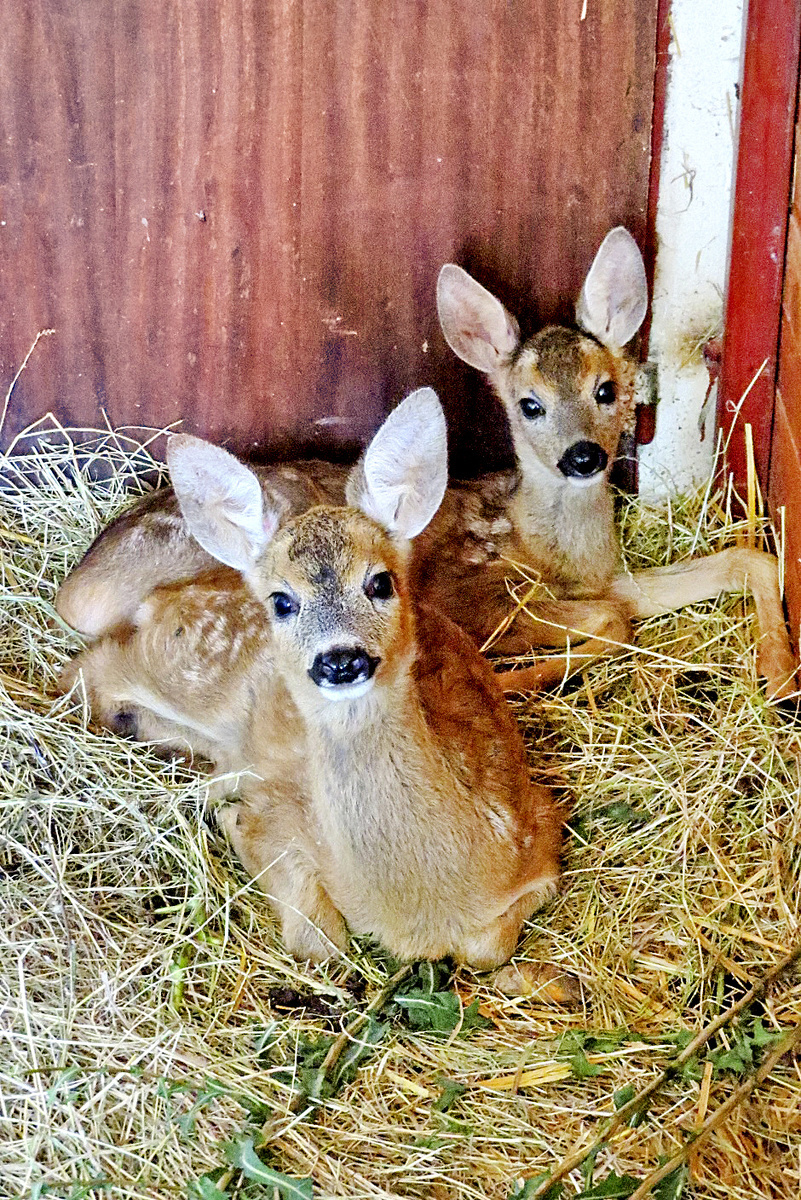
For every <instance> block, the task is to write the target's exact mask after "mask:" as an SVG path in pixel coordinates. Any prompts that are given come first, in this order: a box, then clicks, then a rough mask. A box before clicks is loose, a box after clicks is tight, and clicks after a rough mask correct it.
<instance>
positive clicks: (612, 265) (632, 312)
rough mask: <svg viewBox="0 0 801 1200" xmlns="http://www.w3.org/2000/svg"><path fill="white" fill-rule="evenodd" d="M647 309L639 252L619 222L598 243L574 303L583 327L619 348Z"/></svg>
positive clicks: (640, 321)
mask: <svg viewBox="0 0 801 1200" xmlns="http://www.w3.org/2000/svg"><path fill="white" fill-rule="evenodd" d="M647 308H648V281H647V280H646V278H645V267H644V266H643V261H642V255H641V254H640V250H639V247H638V245H637V243H636V242H635V240H634V238H633V237H632V236H631V234H630V233H629V231H628V229H624V228H623V226H622V225H618V226H617V228H616V229H613V230H611V231H610V232H609V233H607V235H606V237H605V238H604V240H603V241H602V242H601V245H600V248H599V250H598V253H597V254H596V255H595V260H594V261H593V264H592V266H591V267H590V269H589V272H588V274H587V278H586V279H585V280H584V287H583V288H582V289H581V295H580V296H579V298H578V304H577V305H576V320H577V321H578V323H579V326H580V327H581V328H582V329H585V330H586V331H587V333H591V334H592V335H593V336H594V337H597V338H598V340H599V341H600V342H603V344H604V345H605V346H610V347H614V348H615V349H620V348H622V347H623V346H625V345H626V344H627V343H628V342H630V341H631V339H632V338H633V337H634V335H635V333H636V332H637V330H638V329H639V328H640V326H641V325H642V323H643V321H644V319H645V313H646V310H647Z"/></svg>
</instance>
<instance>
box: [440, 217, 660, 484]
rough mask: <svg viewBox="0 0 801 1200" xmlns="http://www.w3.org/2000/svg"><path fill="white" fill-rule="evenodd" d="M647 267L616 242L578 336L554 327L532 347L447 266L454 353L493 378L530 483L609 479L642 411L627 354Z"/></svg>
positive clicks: (476, 287) (598, 265)
mask: <svg viewBox="0 0 801 1200" xmlns="http://www.w3.org/2000/svg"><path fill="white" fill-rule="evenodd" d="M647 306H648V287H647V282H646V278H645V269H644V267H643V262H642V257H641V255H640V251H639V249H638V248H637V244H636V242H635V241H634V239H633V238H632V236H631V234H630V233H629V232H628V231H627V230H626V229H624V228H623V227H622V226H618V227H617V228H616V229H613V230H612V231H611V233H608V234H607V236H606V237H605V238H604V241H603V243H602V244H601V247H600V249H599V250H598V253H597V255H596V256H595V260H594V262H593V264H592V266H591V267H590V270H589V273H588V275H587V278H586V279H585V281H584V286H583V288H582V290H581V295H580V297H579V300H578V303H577V305H576V320H577V324H578V328H576V329H568V328H565V327H563V326H559V325H549V326H547V327H546V328H545V329H541V330H540V331H539V333H536V334H534V336H533V337H531V338H529V339H528V341H526V342H521V340H520V329H519V327H518V324H517V321H516V320H515V318H514V317H513V316H511V315H510V314H509V313H508V312H507V311H506V309H505V308H504V307H503V305H502V304H501V302H500V300H497V299H496V298H495V297H494V296H493V295H492V294H491V293H490V292H488V291H487V289H486V288H484V287H482V286H481V284H480V283H477V282H476V280H475V279H473V278H472V277H471V276H470V275H468V274H467V272H466V271H464V270H462V268H461V267H457V266H455V265H454V264H453V263H447V264H446V265H445V266H444V267H443V268H442V270H441V271H440V274H439V280H438V282H437V308H438V311H439V319H440V324H441V326H442V332H443V333H444V335H445V340H446V341H447V343H448V345H449V346H450V347H451V349H452V350H453V351H454V353H456V354H458V356H459V358H461V359H464V361H465V362H467V363H469V364H470V365H471V366H473V367H476V368H477V369H478V370H479V371H483V372H484V374H486V375H488V376H489V379H490V382H491V383H492V385H493V388H494V389H495V391H496V393H497V395H498V396H499V398H500V400H501V401H502V403H503V406H504V408H505V409H506V413H507V416H508V418H509V423H510V426H511V430H512V439H513V442H514V447H515V452H516V454H517V457H518V460H519V463H520V466H521V469H522V470H523V473H524V475H530V476H534V477H535V478H537V477H539V476H541V475H542V473H543V471H544V472H546V473H550V474H551V475H552V476H555V477H556V478H557V479H559V480H561V481H562V482H565V481H567V482H569V483H570V484H573V485H578V486H581V485H583V486H587V485H592V484H594V483H597V482H599V481H600V480H603V479H605V478H606V474H607V471H608V470H609V468H610V467H611V465H612V462H613V460H614V457H615V454H616V452H617V446H618V442H619V440H620V435H621V433H622V432H623V430H624V429H625V428H626V426H627V425H628V424H629V422H630V421H631V419H632V416H633V411H634V364H633V363H632V361H631V360H630V359H629V358H628V356H627V355H626V354H625V353H624V350H623V347H624V346H625V345H626V344H627V343H628V342H629V341H631V339H632V338H633V337H634V334H635V333H636V332H637V330H638V329H639V327H640V325H641V324H642V322H643V319H644V317H645V312H646V309H647Z"/></svg>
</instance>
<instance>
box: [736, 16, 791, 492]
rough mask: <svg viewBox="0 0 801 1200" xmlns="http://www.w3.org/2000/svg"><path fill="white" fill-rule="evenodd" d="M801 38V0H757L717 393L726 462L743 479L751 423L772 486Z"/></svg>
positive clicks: (748, 47) (748, 48) (746, 69)
mask: <svg viewBox="0 0 801 1200" xmlns="http://www.w3.org/2000/svg"><path fill="white" fill-rule="evenodd" d="M800 36H801V0H751V2H750V3H749V5H748V25H747V29H746V44H745V59H744V65H743V83H742V96H741V107H740V135H739V147H738V156H737V182H736V189H735V199H734V219H733V225H732V240H731V256H730V264H729V282H728V287H727V294H726V318H725V332H724V347H723V370H722V376H721V384H720V393H719V400H718V418H719V422H720V426H721V428H722V430H723V434H724V438H726V437H728V436H729V432H730V430H731V429H732V424H733V422H735V428H734V431H733V433H732V435H731V441H730V443H729V450H728V456H727V461H728V466H729V469H730V470H732V471H733V472H734V475H735V480H736V482H737V483H738V484H741V483H742V482H743V480H744V479H745V475H746V465H745V463H746V459H745V439H744V432H743V431H744V428H745V425H746V423H747V422H749V423H750V424H751V426H752V428H753V432H754V449H755V456H756V464H757V471H758V473H759V476H760V479H761V480H762V482H763V485H764V484H766V482H767V475H768V468H769V465H770V438H771V428H772V423H773V405H774V395H775V387H776V368H777V355H778V342H779V323H780V318H781V291H782V281H783V276H784V255H785V244H786V239H787V217H788V207H789V195H790V183H791V170H792V157H793V125H794V119H795V110H796V94H797V89H798V62H799V37H800ZM763 363H764V364H765V365H764V367H763V365H762V364H763ZM749 386H750V391H749V393H748V396H747V397H746V399H745V400H744V401H742V403H741V400H742V397H743V395H744V393H745V392H746V389H748V388H749ZM738 409H739V411H738Z"/></svg>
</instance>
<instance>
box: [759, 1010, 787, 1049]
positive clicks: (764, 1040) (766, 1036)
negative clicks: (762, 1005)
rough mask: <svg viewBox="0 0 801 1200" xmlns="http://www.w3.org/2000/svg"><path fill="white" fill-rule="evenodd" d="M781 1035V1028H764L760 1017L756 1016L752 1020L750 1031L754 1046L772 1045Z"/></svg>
mask: <svg viewBox="0 0 801 1200" xmlns="http://www.w3.org/2000/svg"><path fill="white" fill-rule="evenodd" d="M781 1036H782V1034H781V1030H778V1031H777V1030H775V1029H766V1028H765V1026H764V1025H763V1024H762V1018H761V1017H757V1018H756V1020H755V1021H754V1028H753V1030H752V1031H751V1041H752V1042H753V1043H754V1045H755V1046H760V1047H762V1046H772V1045H773V1043H774V1042H777V1041H778V1040H779V1038H780V1037H781Z"/></svg>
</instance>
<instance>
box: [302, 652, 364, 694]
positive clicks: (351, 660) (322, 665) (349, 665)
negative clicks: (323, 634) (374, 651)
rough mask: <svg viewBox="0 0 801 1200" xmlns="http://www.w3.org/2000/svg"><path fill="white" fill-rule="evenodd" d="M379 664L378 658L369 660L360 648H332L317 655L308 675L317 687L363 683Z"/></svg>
mask: <svg viewBox="0 0 801 1200" xmlns="http://www.w3.org/2000/svg"><path fill="white" fill-rule="evenodd" d="M380 662H381V659H380V658H371V657H370V655H369V654H368V653H367V651H366V650H363V649H362V648H361V646H334V648H333V649H332V650H327V651H326V653H325V654H318V655H317V657H316V658H315V660H314V662H313V663H312V665H311V669H310V671H309V675H310V676H311V677H312V679H313V680H314V682H315V683H316V684H317V686H318V687H341V686H343V685H344V684H348V683H364V681H365V680H366V679H371V678H372V676H373V673H374V671H375V669H376V667H377V666H378V664H379V663H380Z"/></svg>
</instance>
